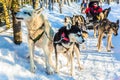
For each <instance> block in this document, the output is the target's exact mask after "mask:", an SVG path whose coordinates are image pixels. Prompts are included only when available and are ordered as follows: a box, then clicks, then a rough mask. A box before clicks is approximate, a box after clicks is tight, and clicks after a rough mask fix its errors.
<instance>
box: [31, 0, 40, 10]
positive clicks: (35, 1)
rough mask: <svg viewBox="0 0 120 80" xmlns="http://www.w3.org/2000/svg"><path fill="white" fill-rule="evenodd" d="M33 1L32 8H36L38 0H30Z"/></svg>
mask: <svg viewBox="0 0 120 80" xmlns="http://www.w3.org/2000/svg"><path fill="white" fill-rule="evenodd" d="M32 2H33V9H38V7H39V0H32Z"/></svg>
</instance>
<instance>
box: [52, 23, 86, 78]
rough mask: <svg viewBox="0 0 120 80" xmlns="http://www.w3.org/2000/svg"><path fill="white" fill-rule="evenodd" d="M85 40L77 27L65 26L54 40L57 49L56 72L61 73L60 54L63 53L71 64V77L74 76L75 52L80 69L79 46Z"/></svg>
mask: <svg viewBox="0 0 120 80" xmlns="http://www.w3.org/2000/svg"><path fill="white" fill-rule="evenodd" d="M83 42H84V39H83V37H82V32H81V30H80V29H79V28H78V27H77V26H70V25H68V26H63V27H62V28H60V29H59V31H58V32H57V33H56V34H55V36H54V39H53V44H54V49H55V58H56V72H57V73H58V72H59V66H58V54H59V53H63V54H65V55H66V57H67V59H68V63H67V64H69V63H70V62H71V73H70V74H71V75H72V76H73V75H74V66H73V59H74V52H75V54H76V56H77V60H78V64H79V67H80V69H82V67H81V66H80V60H79V59H80V56H79V55H80V51H79V44H80V43H83Z"/></svg>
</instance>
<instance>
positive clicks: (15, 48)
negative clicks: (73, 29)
mask: <svg viewBox="0 0 120 80" xmlns="http://www.w3.org/2000/svg"><path fill="white" fill-rule="evenodd" d="M109 6H110V7H111V8H112V10H111V12H110V14H109V16H108V18H109V19H110V20H111V21H114V22H116V20H117V19H119V20H120V14H119V11H120V8H119V7H120V5H118V4H116V3H112V4H111V5H107V4H103V8H108V7H109ZM79 7H80V4H76V3H72V4H71V6H68V5H64V6H63V8H62V9H63V13H62V14H60V13H59V8H58V4H55V5H54V11H49V10H47V9H45V10H44V11H43V14H44V15H46V16H47V18H48V20H49V21H50V23H51V26H52V28H53V29H54V31H57V29H59V28H60V27H61V26H63V19H64V17H65V16H73V14H80V9H79ZM29 8H30V7H29ZM82 15H83V14H82ZM84 16H85V15H84ZM0 29H1V28H0ZM22 32H23V33H22V37H23V43H22V44H20V45H15V44H14V43H13V36H12V35H13V34H12V29H10V30H8V31H6V32H3V33H0V80H120V42H119V39H120V30H119V35H118V36H113V38H112V40H113V45H114V47H115V48H114V49H112V51H111V52H107V51H106V48H105V47H106V39H103V42H102V51H101V52H97V48H96V45H97V38H93V30H88V32H89V38H88V39H87V40H86V42H85V43H86V49H82V48H80V50H81V53H80V54H81V58H80V60H81V64H82V66H83V67H84V69H83V70H81V71H80V70H79V69H78V64H77V62H76V59H75V76H73V77H72V76H70V75H69V68H68V67H66V66H64V65H63V66H62V67H61V69H60V73H59V74H57V73H55V74H53V75H47V74H46V69H45V63H44V53H43V51H42V50H41V49H39V48H38V47H36V48H35V64H36V66H37V70H36V72H35V73H31V72H30V71H29V70H30V62H29V59H28V58H27V57H26V56H27V55H28V42H27V29H26V25H25V23H24V22H22ZM62 58H63V57H62ZM61 60H62V59H61ZM65 62H66V61H62V63H63V64H64V63H65Z"/></svg>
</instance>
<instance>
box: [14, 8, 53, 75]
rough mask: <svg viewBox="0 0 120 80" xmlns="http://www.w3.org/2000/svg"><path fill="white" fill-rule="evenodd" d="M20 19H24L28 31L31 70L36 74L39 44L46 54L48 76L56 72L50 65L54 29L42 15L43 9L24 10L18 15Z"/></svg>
mask: <svg viewBox="0 0 120 80" xmlns="http://www.w3.org/2000/svg"><path fill="white" fill-rule="evenodd" d="M16 17H17V18H18V19H23V20H24V21H25V23H26V26H27V29H28V45H29V54H30V70H31V72H35V64H34V46H35V45H36V44H37V46H39V47H40V48H42V49H43V51H44V53H45V64H46V71H47V73H48V74H52V73H53V72H54V70H53V68H52V67H51V65H50V64H52V62H51V54H52V52H53V45H52V40H51V39H52V34H51V32H52V28H51V26H50V24H49V22H48V20H47V19H46V18H45V16H44V15H43V14H42V8H41V9H38V10H30V9H27V10H23V11H20V12H18V13H17V14H16Z"/></svg>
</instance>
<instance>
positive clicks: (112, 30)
mask: <svg viewBox="0 0 120 80" xmlns="http://www.w3.org/2000/svg"><path fill="white" fill-rule="evenodd" d="M118 29H119V20H117V21H116V23H115V22H111V21H109V20H108V19H104V20H102V22H101V23H100V25H99V27H98V44H97V46H98V52H100V51H101V42H102V38H103V36H104V34H106V35H108V38H107V51H108V52H110V51H111V49H110V48H113V47H114V46H113V45H112V34H114V35H115V36H116V35H118Z"/></svg>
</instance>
